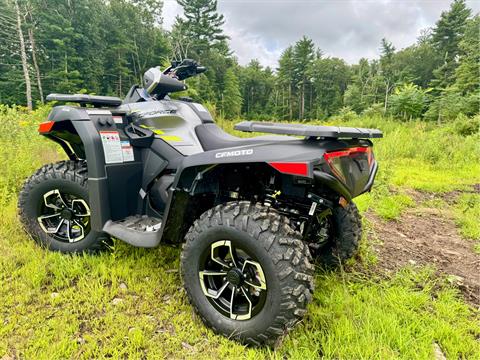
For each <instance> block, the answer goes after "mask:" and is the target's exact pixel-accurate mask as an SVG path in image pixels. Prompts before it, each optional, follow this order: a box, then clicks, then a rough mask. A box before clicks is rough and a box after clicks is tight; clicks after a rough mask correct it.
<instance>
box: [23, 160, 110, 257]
mask: <svg viewBox="0 0 480 360" xmlns="http://www.w3.org/2000/svg"><path fill="white" fill-rule="evenodd" d="M87 180H88V176H87V167H86V163H85V162H77V161H61V162H58V163H56V164H49V165H45V166H43V167H42V168H41V169H39V170H38V171H37V172H36V173H35V174H34V175H32V176H31V177H30V178H29V179H28V180H27V181H26V182H25V184H24V186H23V188H22V190H21V191H20V195H19V199H18V210H19V215H20V220H21V222H22V224H23V226H24V227H25V230H26V231H27V232H28V233H29V234H30V235H31V236H32V237H33V239H34V240H35V241H36V242H38V243H39V244H40V245H42V246H44V247H46V248H48V249H49V250H54V251H60V252H64V253H72V252H83V251H89V252H94V251H98V250H102V249H104V248H105V247H106V246H107V244H108V243H109V241H110V239H109V238H108V236H107V235H106V234H104V233H101V232H96V231H94V230H92V229H91V226H90V207H89V204H88V182H87Z"/></svg>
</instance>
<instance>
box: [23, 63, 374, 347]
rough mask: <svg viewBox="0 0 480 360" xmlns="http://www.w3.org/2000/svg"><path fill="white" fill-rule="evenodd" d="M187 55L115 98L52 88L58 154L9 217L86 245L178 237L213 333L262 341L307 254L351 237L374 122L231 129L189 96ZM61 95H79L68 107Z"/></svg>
mask: <svg viewBox="0 0 480 360" xmlns="http://www.w3.org/2000/svg"><path fill="white" fill-rule="evenodd" d="M205 70H206V69H205V68H204V67H202V66H200V65H199V64H198V63H197V62H195V61H193V60H183V61H178V62H173V63H172V65H171V66H170V67H168V68H167V69H166V70H164V71H163V72H162V71H161V70H160V68H159V67H155V68H151V69H149V70H148V71H147V72H146V73H145V74H144V79H143V80H144V84H143V85H144V86H138V85H135V86H133V87H132V88H131V89H130V90H129V92H128V94H127V96H126V98H125V99H124V100H123V101H122V100H121V99H119V98H116V97H107V96H90V95H85V94H80V95H63V94H51V95H49V96H48V98H47V99H48V100H50V101H56V102H57V103H58V102H60V103H68V104H66V105H58V106H55V107H54V108H53V109H52V111H51V112H50V114H49V116H48V119H47V121H46V122H43V123H41V124H40V126H39V133H40V134H41V135H43V136H45V137H46V138H48V139H50V140H52V141H54V142H56V143H58V144H59V145H60V146H61V147H62V148H63V150H64V151H65V153H66V155H67V156H68V158H69V160H66V161H61V162H58V163H55V164H49V165H45V166H43V167H42V168H41V169H39V170H38V171H37V172H36V173H35V174H34V175H32V176H31V177H30V178H29V179H28V180H27V181H26V182H25V184H24V186H23V189H22V190H21V192H20V195H19V214H20V218H21V221H22V223H23V225H24V227H25V229H26V231H27V232H28V233H29V234H30V235H31V236H32V238H33V239H35V241H36V242H38V243H39V244H40V245H41V246H44V247H45V248H47V249H49V250H53V251H60V252H62V253H79V252H96V251H99V250H102V249H106V248H109V246H111V244H112V239H113V238H115V239H118V240H121V241H124V242H126V243H128V244H130V245H133V246H136V247H143V248H153V247H156V246H158V245H159V244H161V243H164V244H178V245H180V244H183V250H182V253H181V275H182V279H183V283H184V287H185V290H186V294H187V296H188V299H189V300H190V302H191V304H192V305H193V307H194V309H195V310H196V312H197V313H198V314H199V316H200V317H201V319H202V320H203V322H204V323H205V324H206V325H208V326H209V327H211V328H212V329H213V330H214V331H215V332H217V333H220V334H223V335H225V336H228V337H231V338H234V339H238V340H240V341H241V342H243V343H246V344H253V345H261V344H266V345H273V344H275V343H276V341H277V340H279V339H280V338H281V337H282V335H284V334H285V333H286V332H287V331H288V330H290V329H291V328H292V327H293V326H294V325H295V324H296V323H298V322H299V321H300V320H301V319H302V317H303V316H304V314H305V312H306V310H307V304H308V302H309V301H310V300H311V298H312V292H313V287H314V278H313V275H314V262H317V263H318V264H321V265H322V266H335V265H338V264H341V263H343V262H345V261H346V260H347V259H349V258H351V257H352V256H353V255H354V254H355V252H356V251H357V249H358V244H359V240H360V238H361V219H360V215H359V213H358V210H357V208H356V206H355V204H354V203H353V202H352V199H353V198H354V197H356V196H358V195H360V194H362V193H364V192H367V191H369V190H370V189H371V187H372V184H373V181H374V178H375V175H376V172H377V163H376V161H375V158H374V155H373V152H372V142H371V141H370V140H369V139H371V138H379V137H382V133H381V132H380V131H379V130H374V129H361V128H346V127H335V126H308V125H296V124H284V123H283V124H282V123H267V122H250V121H244V122H240V123H238V124H237V125H236V126H235V129H236V130H239V131H243V132H261V133H266V134H271V135H264V136H257V137H251V138H239V137H235V136H232V135H229V134H227V133H225V132H224V131H223V130H222V129H221V128H220V127H218V126H217V125H216V124H215V122H214V120H213V119H212V116H211V115H210V113H209V111H207V109H206V108H205V107H204V106H202V105H201V104H199V103H196V102H194V101H192V100H191V99H190V98H179V99H177V100H174V99H171V98H170V97H169V94H171V93H174V92H180V91H184V90H186V88H187V86H186V85H185V83H184V80H185V79H187V78H189V77H192V76H194V75H197V74H199V73H202V72H204V71H205ZM71 103H74V104H77V105H75V106H73V105H72V104H71Z"/></svg>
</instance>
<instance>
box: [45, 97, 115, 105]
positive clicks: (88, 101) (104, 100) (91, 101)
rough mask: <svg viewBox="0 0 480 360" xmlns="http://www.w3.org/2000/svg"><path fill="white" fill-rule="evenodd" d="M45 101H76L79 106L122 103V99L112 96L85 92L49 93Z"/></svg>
mask: <svg viewBox="0 0 480 360" xmlns="http://www.w3.org/2000/svg"><path fill="white" fill-rule="evenodd" d="M47 101H61V102H73V103H78V104H80V106H86V105H92V106H93V107H105V106H106V107H117V106H120V105H122V100H121V99H119V98H118V97H114V96H94V95H87V94H74V95H70V94H50V95H48V96H47Z"/></svg>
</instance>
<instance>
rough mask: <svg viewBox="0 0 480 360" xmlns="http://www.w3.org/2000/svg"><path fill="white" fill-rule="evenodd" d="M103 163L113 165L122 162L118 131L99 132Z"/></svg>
mask: <svg viewBox="0 0 480 360" xmlns="http://www.w3.org/2000/svg"><path fill="white" fill-rule="evenodd" d="M100 138H101V139H102V145H103V153H104V154H105V163H107V164H115V163H122V162H123V153H122V145H121V144H120V135H119V134H118V131H100Z"/></svg>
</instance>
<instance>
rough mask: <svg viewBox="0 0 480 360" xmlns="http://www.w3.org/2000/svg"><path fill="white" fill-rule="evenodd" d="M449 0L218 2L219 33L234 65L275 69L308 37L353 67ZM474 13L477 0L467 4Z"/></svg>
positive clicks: (174, 7) (479, 5)
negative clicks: (252, 64) (221, 26)
mask: <svg viewBox="0 0 480 360" xmlns="http://www.w3.org/2000/svg"><path fill="white" fill-rule="evenodd" d="M449 4H450V1H449V0H219V1H218V11H219V12H220V13H222V14H224V16H225V19H226V22H225V25H224V30H225V33H226V34H227V35H229V36H230V46H231V48H232V49H233V50H234V52H235V55H236V56H237V57H238V60H239V63H240V64H242V65H243V64H246V63H248V62H249V61H250V59H252V58H256V59H258V60H259V61H260V62H261V63H262V64H263V65H265V66H266V65H269V66H272V67H276V66H277V60H278V58H279V56H280V54H281V53H282V51H283V50H284V49H285V48H286V47H287V46H288V45H290V44H292V43H294V42H295V41H297V40H298V39H299V38H301V37H302V36H303V35H306V36H308V37H310V38H312V39H313V40H314V41H315V43H316V45H317V46H318V47H320V49H322V51H323V52H324V54H325V55H326V56H336V57H341V58H343V59H345V60H346V61H347V62H349V63H354V62H356V61H358V59H360V58H362V57H367V58H375V57H378V55H379V44H380V40H381V39H382V38H383V37H386V38H387V39H388V40H390V41H392V42H393V44H394V45H395V47H396V48H397V49H401V48H404V47H406V46H409V45H411V44H412V43H414V42H415V40H416V38H417V37H418V36H419V35H420V33H421V30H422V29H425V28H428V27H431V26H433V25H434V24H435V22H436V21H437V20H438V18H439V16H440V14H441V12H442V11H443V10H446V9H448V7H449ZM467 4H468V6H469V7H470V8H472V9H473V11H474V12H479V11H480V0H467ZM181 9H182V8H181V6H179V5H178V4H177V2H176V1H175V0H164V8H163V17H164V27H165V28H166V29H170V28H171V26H172V24H173V22H174V20H175V16H176V15H178V14H181Z"/></svg>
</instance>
